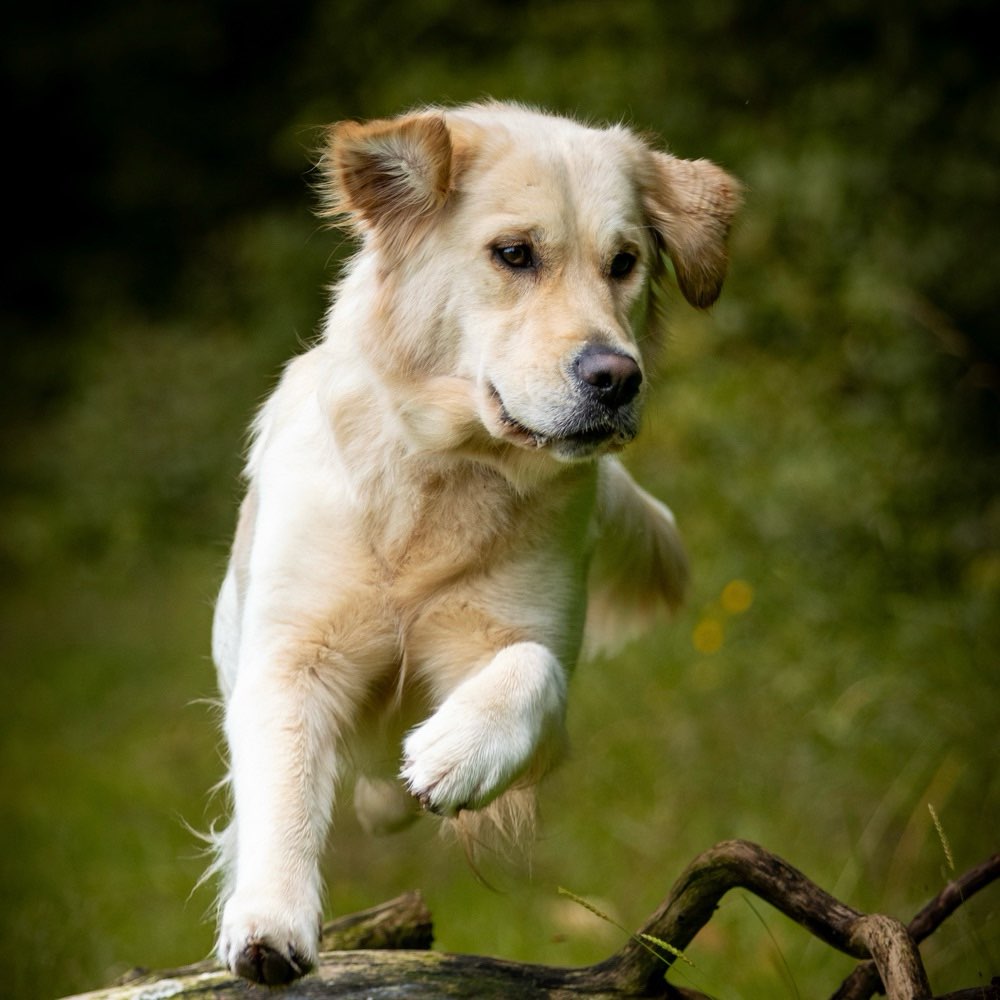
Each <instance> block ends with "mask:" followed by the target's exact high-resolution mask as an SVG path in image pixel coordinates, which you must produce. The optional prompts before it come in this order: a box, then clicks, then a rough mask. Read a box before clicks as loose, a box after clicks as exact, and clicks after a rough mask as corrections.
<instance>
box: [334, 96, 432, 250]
mask: <svg viewBox="0 0 1000 1000" xmlns="http://www.w3.org/2000/svg"><path fill="white" fill-rule="evenodd" d="M320 168H321V170H322V172H323V184H322V191H323V196H324V198H323V207H322V210H321V213H320V214H322V215H324V216H327V217H343V216H345V215H346V216H347V217H348V218H349V219H350V221H351V222H352V223H353V224H354V226H355V227H356V228H358V229H360V230H361V231H368V232H372V233H373V234H375V236H376V237H377V238H378V239H379V240H380V241H381V242H382V244H383V246H385V247H386V248H387V249H390V250H402V249H403V248H404V247H405V246H406V244H407V243H408V242H409V240H410V239H412V237H413V236H414V234H415V233H416V232H417V230H418V229H419V228H420V226H421V225H422V224H423V223H424V222H426V221H427V220H428V219H429V218H430V217H431V216H433V214H434V213H435V212H436V211H437V210H438V209H439V208H440V207H441V206H442V205H443V204H444V202H445V200H446V198H447V197H448V191H449V188H450V184H451V174H452V143H451V136H450V135H449V132H448V127H447V125H445V122H444V118H443V117H442V116H441V115H440V114H433V113H428V114H414V115H406V116H403V117H399V118H388V119H379V120H376V121H371V122H365V123H359V122H340V123H339V124H337V125H333V126H331V128H330V130H329V132H328V133H327V139H326V149H325V151H324V153H323V157H322V159H321V161H320Z"/></svg>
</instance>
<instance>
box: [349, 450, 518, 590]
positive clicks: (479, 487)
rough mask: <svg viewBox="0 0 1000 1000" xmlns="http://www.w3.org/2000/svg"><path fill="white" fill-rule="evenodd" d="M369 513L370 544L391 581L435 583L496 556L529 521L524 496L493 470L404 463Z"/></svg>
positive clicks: (429, 585)
mask: <svg viewBox="0 0 1000 1000" xmlns="http://www.w3.org/2000/svg"><path fill="white" fill-rule="evenodd" d="M400 480H401V481H398V482H397V483H396V484H395V486H396V489H394V490H393V491H392V492H391V493H387V494H385V495H383V496H382V497H381V498H380V499H381V501H382V502H381V503H379V504H374V505H372V507H371V508H369V510H368V512H367V513H366V518H365V520H366V528H367V533H368V538H369V543H370V545H371V548H372V550H373V552H374V554H375V557H376V561H377V562H378V564H379V566H380V567H381V570H382V572H383V574H384V577H385V580H386V582H387V583H389V584H391V585H392V586H393V587H394V588H397V589H398V588H400V587H402V588H404V589H407V590H408V589H410V588H412V587H417V588H418V589H426V590H433V589H434V588H435V587H436V586H440V585H442V584H443V583H445V582H446V581H448V580H452V579H455V578H456V577H458V576H463V575H468V574H470V573H474V572H478V571H481V570H482V568H483V567H486V566H488V565H490V564H491V563H492V562H493V561H495V559H496V557H497V553H498V550H499V549H501V548H504V547H506V546H507V545H508V544H509V542H510V540H511V538H512V536H513V535H514V534H516V533H517V527H518V524H519V523H520V522H521V521H523V520H524V514H525V511H524V504H523V501H521V500H519V498H518V497H517V496H516V495H515V494H514V492H513V491H512V490H511V488H510V486H509V485H508V484H507V483H506V482H505V481H504V480H503V479H502V478H501V477H500V476H499V475H498V474H496V473H493V472H492V471H490V470H485V469H479V468H477V467H473V468H471V469H464V468H462V469H458V470H444V471H433V472H427V471H423V470H421V471H420V472H414V471H411V470H404V471H403V474H402V475H401V476H400Z"/></svg>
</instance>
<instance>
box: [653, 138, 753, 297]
mask: <svg viewBox="0 0 1000 1000" xmlns="http://www.w3.org/2000/svg"><path fill="white" fill-rule="evenodd" d="M650 157H651V161H652V162H651V170H650V173H649V174H648V175H647V183H646V188H645V196H644V198H645V210H646V214H647V215H648V217H649V220H650V222H651V223H652V225H653V228H654V229H655V230H656V233H657V235H658V236H659V239H660V241H661V243H662V247H663V249H665V250H666V252H667V254H668V255H669V256H670V260H671V261H672V262H673V265H674V270H675V272H676V274H677V284H678V285H679V286H680V289H681V291H682V292H683V293H684V298H686V299H687V300H688V302H690V303H691V305H693V306H696V307H697V308H699V309H705V308H707V307H708V306H710V305H711V304H712V303H713V302H714V301H715V300H716V299H717V298H718V297H719V292H721V291H722V282H723V279H724V278H725V276H726V267H727V266H728V263H729V255H728V253H727V251H726V239H727V237H728V236H729V227H730V224H731V223H732V220H733V216H734V215H735V214H736V210H737V209H738V208H739V207H740V204H741V203H742V200H743V197H742V190H743V188H742V185H741V184H740V182H739V181H737V180H736V179H735V178H733V177H730V176H729V174H727V173H726V172H725V171H724V170H722V169H721V168H720V167H717V166H716V165H715V164H714V163H710V162H709V161H708V160H680V159H678V158H677V157H675V156H670V155H669V154H667V153H658V152H652V151H651V152H650Z"/></svg>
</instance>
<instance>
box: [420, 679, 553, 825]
mask: <svg viewBox="0 0 1000 1000" xmlns="http://www.w3.org/2000/svg"><path fill="white" fill-rule="evenodd" d="M533 721H534V720H531V719H528V718H517V717H514V718H511V717H507V718H504V719H502V720H498V719H496V718H490V717H489V716H488V715H483V714H479V713H477V712H476V711H475V709H474V708H473V707H472V706H463V705H462V704H461V701H460V700H459V699H452V698H449V699H448V700H447V701H446V702H445V703H444V704H443V705H442V706H441V708H439V709H438V711H437V712H435V713H434V715H432V716H431V717H430V718H429V719H428V720H427V721H426V722H424V723H423V724H422V725H420V726H418V727H417V728H416V729H414V730H413V731H412V732H411V733H410V735H409V736H408V737H407V738H406V741H405V743H404V744H403V751H404V763H403V769H402V771H401V772H400V776H401V777H402V779H403V781H405V782H406V785H407V787H408V788H409V789H410V791H411V792H412V793H413V795H415V796H416V797H417V799H418V800H419V801H420V803H421V804H422V805H423V806H424V808H425V809H429V810H430V811H431V812H434V813H438V814H439V815H442V816H454V815H455V814H456V813H458V812H459V811H460V810H462V809H481V808H482V807H483V806H485V805H487V804H488V803H489V802H491V801H492V800H493V799H495V798H496V797H497V796H498V795H499V794H500V793H501V792H503V791H505V790H506V789H507V787H508V786H509V785H510V783H511V782H512V781H513V780H514V779H515V778H516V777H517V776H518V775H519V774H520V773H521V772H522V771H523V770H524V769H525V768H526V767H527V765H528V764H529V762H530V761H531V758H532V756H533V753H534V750H535V746H536V743H537V739H538V732H537V726H536V725H533V724H532V723H533Z"/></svg>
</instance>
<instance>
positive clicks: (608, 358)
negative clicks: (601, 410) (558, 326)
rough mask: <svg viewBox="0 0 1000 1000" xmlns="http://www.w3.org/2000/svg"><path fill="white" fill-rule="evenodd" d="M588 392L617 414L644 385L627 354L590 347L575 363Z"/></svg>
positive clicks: (594, 345) (598, 346) (596, 345)
mask: <svg viewBox="0 0 1000 1000" xmlns="http://www.w3.org/2000/svg"><path fill="white" fill-rule="evenodd" d="M573 368H574V370H575V371H576V377H577V378H578V379H579V380H580V381H581V382H582V383H583V384H584V385H585V386H586V387H587V391H588V392H590V393H591V394H592V395H593V396H595V397H596V398H597V399H599V400H600V401H601V402H602V403H603V404H604V405H605V406H608V407H610V408H611V409H613V410H617V409H618V408H619V407H622V406H624V405H625V404H626V403H631V402H632V400H633V399H635V396H636V393H637V392H638V391H639V386H640V385H642V372H641V371H640V370H639V366H638V365H637V364H636V363H635V361H634V360H633V359H632V358H630V357H629V356H628V355H627V354H622V353H620V352H619V351H613V350H611V348H609V347H603V346H602V345H600V344H588V345H587V346H586V347H585V348H584V349H583V350H582V351H581V352H580V354H579V355H578V356H577V359H576V361H574V362H573Z"/></svg>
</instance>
